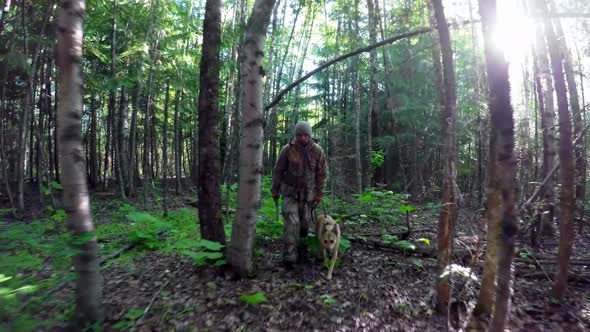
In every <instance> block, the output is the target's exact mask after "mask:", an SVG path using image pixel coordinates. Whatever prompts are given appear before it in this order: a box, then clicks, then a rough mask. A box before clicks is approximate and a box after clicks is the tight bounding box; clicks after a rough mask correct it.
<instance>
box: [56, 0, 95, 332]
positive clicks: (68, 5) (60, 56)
mask: <svg viewBox="0 0 590 332" xmlns="http://www.w3.org/2000/svg"><path fill="white" fill-rule="evenodd" d="M85 8H86V5H85V1H84V0H62V1H61V11H60V17H59V20H58V23H57V24H58V29H57V35H58V44H57V61H56V64H57V67H58V75H59V76H58V77H59V86H60V89H59V93H60V97H59V100H60V103H59V106H58V112H57V116H58V118H59V119H58V123H59V126H58V135H57V136H58V144H59V146H60V154H61V166H62V169H61V171H62V173H63V174H67V176H63V177H62V186H63V188H64V189H63V190H64V196H63V197H64V206H65V210H66V212H67V224H68V228H69V229H70V230H71V231H72V232H73V233H74V234H75V235H76V237H78V239H79V240H82V239H84V240H83V241H79V242H82V243H81V244H79V245H76V248H75V249H76V250H77V254H75V255H74V256H73V263H74V267H75V269H76V272H77V273H78V281H77V288H76V320H77V326H78V328H80V329H81V328H83V327H87V326H89V324H92V323H95V322H99V321H101V320H102V308H101V297H102V285H101V284H102V280H101V275H100V269H99V264H98V243H97V240H96V236H95V235H94V232H95V228H94V224H93V222H92V216H91V213H90V199H89V196H88V188H87V185H86V174H85V166H84V157H83V156H82V151H83V150H82V136H81V119H82V91H81V88H82V84H83V82H82V79H81V77H80V72H81V68H80V63H81V61H82V42H83V37H82V36H83V34H82V29H83V24H82V21H83V15H84V11H85Z"/></svg>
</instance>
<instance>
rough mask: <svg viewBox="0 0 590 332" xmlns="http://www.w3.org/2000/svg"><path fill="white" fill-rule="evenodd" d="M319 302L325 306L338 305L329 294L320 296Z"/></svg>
mask: <svg viewBox="0 0 590 332" xmlns="http://www.w3.org/2000/svg"><path fill="white" fill-rule="evenodd" d="M320 300H322V303H323V304H325V305H327V306H332V305H335V304H336V303H338V301H336V299H335V298H334V297H333V296H331V295H330V294H322V295H320Z"/></svg>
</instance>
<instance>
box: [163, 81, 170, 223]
mask: <svg viewBox="0 0 590 332" xmlns="http://www.w3.org/2000/svg"><path fill="white" fill-rule="evenodd" d="M169 103H170V78H168V80H167V81H166V100H165V101H164V124H163V127H164V128H163V129H162V142H163V144H162V145H163V146H162V182H163V187H164V202H163V203H164V215H168V104H169Z"/></svg>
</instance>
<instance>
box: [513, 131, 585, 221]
mask: <svg viewBox="0 0 590 332" xmlns="http://www.w3.org/2000/svg"><path fill="white" fill-rule="evenodd" d="M589 127H590V122H589V123H588V124H587V125H586V127H584V129H583V130H582V131H581V132H580V133H579V134H578V136H577V137H576V139H574V141H573V142H572V144H573V145H576V144H578V142H579V141H580V140H581V139H582V137H584V133H585V132H586V130H588V128H589ZM559 164H560V162H559V160H557V161H556V162H555V166H553V168H552V169H551V170H550V171H549V174H547V176H546V177H545V179H543V182H541V184H540V185H539V186H538V187H537V189H535V191H534V192H533V194H532V195H531V197H530V198H529V199H528V200H527V201H526V202H524V203H522V204H521V205H520V206H519V208H518V209H519V210H520V212H522V210H524V209H525V208H528V207H529V206H530V205H531V203H532V202H533V201H534V200H535V199H536V198H537V196H539V194H540V193H541V190H542V189H543V187H544V186H545V185H546V184H547V182H549V179H551V178H552V177H553V174H555V172H556V171H557V169H558V168H559Z"/></svg>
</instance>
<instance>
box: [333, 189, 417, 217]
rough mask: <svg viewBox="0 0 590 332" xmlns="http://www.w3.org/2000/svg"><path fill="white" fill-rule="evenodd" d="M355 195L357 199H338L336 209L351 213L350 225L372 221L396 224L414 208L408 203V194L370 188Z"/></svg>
mask: <svg viewBox="0 0 590 332" xmlns="http://www.w3.org/2000/svg"><path fill="white" fill-rule="evenodd" d="M355 196H356V200H355V201H342V200H339V199H336V204H335V209H336V210H337V211H339V210H341V211H346V214H347V215H350V217H348V218H347V220H346V223H347V224H348V225H355V224H359V225H363V224H366V223H368V222H371V221H380V222H385V223H394V224H396V223H397V222H398V221H400V220H401V217H402V216H405V211H413V209H414V208H413V207H412V206H410V205H408V204H407V200H408V198H409V195H407V194H396V193H393V192H392V191H380V190H373V189H368V190H367V191H366V192H365V193H363V194H362V195H355Z"/></svg>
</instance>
